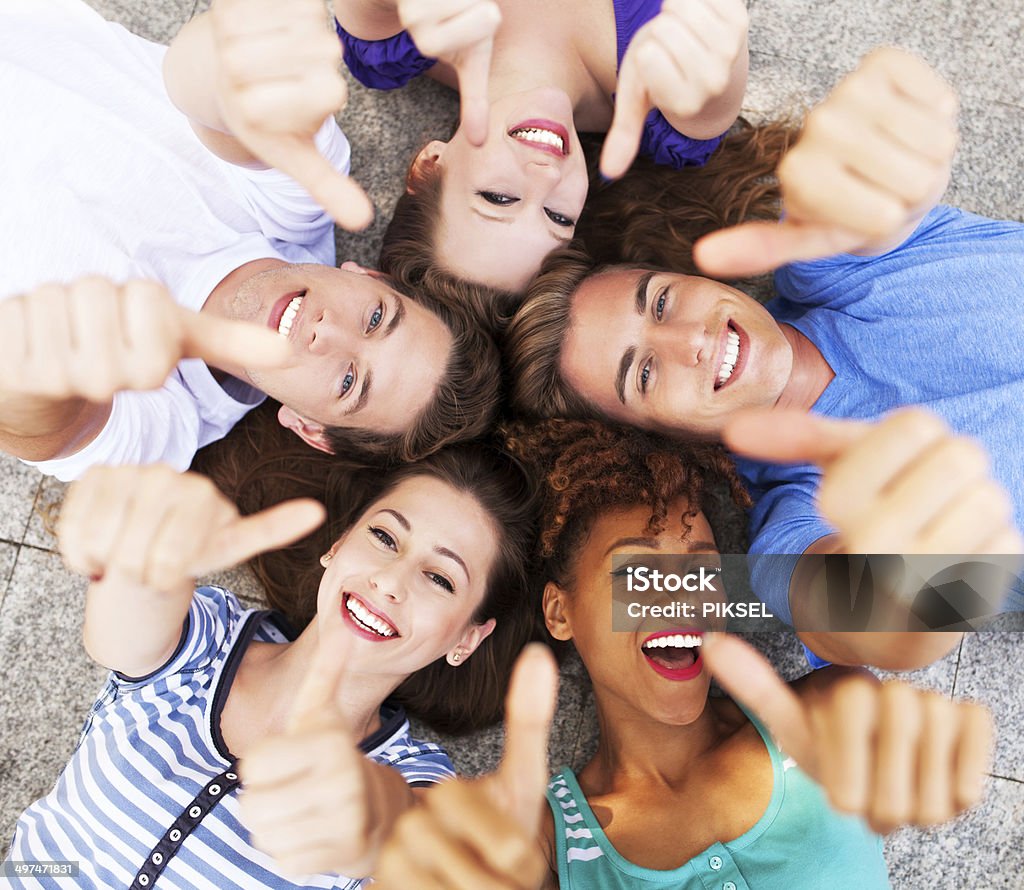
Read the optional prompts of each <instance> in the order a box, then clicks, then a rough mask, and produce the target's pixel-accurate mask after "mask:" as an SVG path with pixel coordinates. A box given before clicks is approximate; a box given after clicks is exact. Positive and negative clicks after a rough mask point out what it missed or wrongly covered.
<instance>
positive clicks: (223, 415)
mask: <svg viewBox="0 0 1024 890" xmlns="http://www.w3.org/2000/svg"><path fill="white" fill-rule="evenodd" d="M323 13H324V10H323V4H322V2H321V0H287V2H284V0H245V2H239V0H217V2H216V3H215V4H214V7H213V9H212V10H211V12H210V13H208V14H207V15H206V16H201V17H199V18H197V19H195V20H193V22H190V23H189V24H188V25H186V27H185V28H184V29H183V30H182V32H181V34H180V35H179V37H178V38H176V39H175V41H174V43H173V44H172V47H171V49H170V50H167V48H166V47H162V46H158V45H156V44H152V43H149V42H148V41H146V40H143V39H142V38H140V37H137V36H135V35H133V34H131V33H129V32H128V31H126V30H124V29H123V28H122V27H120V26H119V25H114V24H111V23H108V22H105V21H104V20H103V19H102V18H100V17H99V16H98V15H97V14H96V13H95V12H94V11H93V10H91V9H90V8H89V7H87V6H85V5H84V4H83V3H82V2H80V0H5V3H4V6H3V8H2V9H0V101H2V103H3V108H4V115H5V131H6V132H5V138H4V142H3V145H2V147H0V195H2V196H3V202H4V222H3V231H2V237H0V449H2V450H5V451H7V452H9V453H12V454H14V455H16V456H18V457H20V458H22V459H24V460H26V461H28V462H30V463H33V464H35V465H36V466H39V467H40V469H42V470H43V471H44V472H47V473H51V474H53V475H56V476H58V477H59V478H61V479H72V478H75V477H77V476H78V475H80V474H81V473H82V472H84V470H85V469H86V468H87V467H88V466H90V465H92V464H95V463H127V462H150V461H157V460H162V461H166V462H168V463H171V464H172V465H174V466H176V467H178V468H180V469H183V468H184V467H186V466H187V465H188V464H189V463H190V461H191V459H192V457H193V455H194V453H195V451H196V450H197V449H198V448H200V447H202V446H203V445H205V444H207V443H209V442H211V441H214V440H216V439H218V438H220V437H222V436H223V435H224V434H225V433H226V432H227V431H228V430H229V429H230V428H231V427H232V426H233V425H234V424H235V423H236V422H237V421H238V420H239V419H240V418H241V417H242V415H244V414H245V412H246V411H248V410H249V409H250V408H252V407H253V406H254V405H256V404H258V403H259V401H261V400H262V398H263V395H264V394H268V395H270V396H272V397H273V398H275V399H277V400H279V401H280V402H282V404H283V406H284V407H282V408H281V411H280V413H279V416H280V419H281V422H282V423H283V424H284V425H286V426H288V427H290V428H292V429H293V430H295V432H296V433H297V434H298V435H300V436H301V437H302V438H303V439H305V440H306V441H307V442H309V443H310V444H311V445H313V446H314V447H318V448H321V449H323V450H326V451H337V450H339V449H340V448H344V447H346V445H345V431H346V430H358V431H359V440H360V442H362V443H364V445H365V444H368V445H369V446H370V447H373V448H376V450H377V451H386V452H389V453H391V454H394V455H401V456H409V455H410V454H412V453H414V452H416V451H420V450H429V448H431V447H432V446H433V445H434V444H436V442H432V441H431V440H430V436H431V435H433V436H435V437H436V436H437V435H439V434H438V432H437V430H438V424H437V422H436V421H437V419H438V418H439V417H440V418H441V420H442V422H443V423H442V425H443V426H445V427H446V429H444V431H443V432H441V433H440V435H442V436H444V437H446V438H449V439H454V438H458V437H460V436H463V437H469V436H472V435H475V434H477V433H479V432H481V431H482V429H483V428H484V427H485V426H486V424H487V422H488V421H489V419H490V413H491V409H492V407H493V405H494V404H495V402H496V387H497V377H498V374H497V357H496V353H495V349H494V346H493V344H492V343H490V341H489V340H488V339H487V338H486V337H484V336H483V335H481V334H478V333H477V332H475V331H474V330H472V329H471V327H470V326H469V325H467V324H466V323H465V322H464V321H463V320H462V319H461V317H460V316H457V315H455V314H453V313H452V312H451V311H450V310H446V309H445V308H444V307H441V306H437V305H429V306H428V304H426V303H424V302H423V298H422V297H416V298H415V299H413V298H412V295H404V294H401V293H398V292H397V291H396V290H395V289H394V288H393V287H392V286H391V285H390V283H389V282H388V280H387V279H385V278H383V277H381V276H379V275H378V274H377V273H375V272H373V271H371V270H366V269H362V268H360V267H359V266H356V265H355V264H353V263H345V264H344V265H342V267H341V268H340V269H336V268H334V261H335V257H334V239H333V223H332V219H331V216H329V215H328V214H327V213H326V212H325V211H324V209H322V208H327V210H328V211H330V212H331V214H332V215H333V216H334V218H335V219H337V220H338V221H339V222H340V223H341V224H343V225H347V226H348V227H351V228H360V227H362V226H364V225H365V224H366V223H367V222H368V221H369V219H370V217H371V216H372V207H371V206H370V204H369V202H368V199H367V198H366V196H365V195H364V194H363V192H362V190H361V189H360V188H359V187H358V186H357V185H355V183H353V182H352V181H351V180H349V179H348V178H347V176H346V175H343V174H347V172H348V163H349V147H348V142H347V141H346V139H345V137H344V135H343V134H342V133H341V131H340V130H339V129H338V127H337V124H336V123H335V122H334V119H333V116H332V113H333V111H334V110H335V109H336V108H338V107H340V105H341V104H343V102H344V82H343V81H342V80H341V78H340V74H339V72H338V56H339V51H338V43H337V40H336V38H335V37H334V36H333V34H332V33H331V32H330V31H329V29H328V28H327V26H326V23H325V19H324V15H323ZM165 57H166V64H165ZM162 66H163V67H164V68H165V70H164V74H165V76H166V86H165V82H164V77H163V76H162V74H161V68H162ZM172 98H173V100H174V103H175V104H176V105H177V106H178V107H177V108H176V107H175V104H172V101H171V100H172ZM179 109H181V110H179ZM182 112H184V113H182ZM325 118H326V120H325ZM268 164H269V165H272V166H273V167H276V168H277V169H269V168H268V166H267V165H268ZM289 174H290V175H289ZM300 182H301V183H302V184H301V185H300V184H299V183H300ZM314 196H315V200H314ZM139 279H144V281H140V280H139ZM154 282H156V283H159V284H154ZM168 295H169V296H168ZM239 321H248V322H255V325H259V326H261V327H262V328H264V330H260V329H259V328H257V327H256V326H255V325H241V324H238V322H239ZM281 335H284V336H281ZM165 378H166V379H165ZM453 406H458V407H459V408H460V409H461V411H455V410H453ZM427 430H430V431H431V432H429V433H428V432H427Z"/></svg>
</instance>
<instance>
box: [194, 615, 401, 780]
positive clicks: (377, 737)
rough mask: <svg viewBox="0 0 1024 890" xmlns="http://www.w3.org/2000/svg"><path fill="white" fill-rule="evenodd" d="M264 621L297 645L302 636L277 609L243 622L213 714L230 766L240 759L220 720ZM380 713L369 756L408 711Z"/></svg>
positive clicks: (388, 705) (214, 735)
mask: <svg viewBox="0 0 1024 890" xmlns="http://www.w3.org/2000/svg"><path fill="white" fill-rule="evenodd" d="M264 621H269V622H270V623H271V624H272V625H273V626H274V627H275V628H277V630H278V631H279V632H280V633H281V634H282V636H284V638H285V639H286V640H288V642H294V641H295V639H296V638H297V637H298V633H296V631H295V629H294V628H293V627H292V626H291V624H289V622H288V620H287V619H286V618H285V617H284V615H283V614H282V613H281V612H279V611H277V610H276V609H253V610H252V611H250V612H249V614H248V615H246V616H245V618H244V619H243V624H242V626H241V628H240V629H239V631H238V634H237V635H236V637H235V644H234V646H232V648H231V651H230V652H229V653H228V657H227V658H226V659H225V661H224V666H223V667H222V669H221V672H220V676H219V677H218V678H217V683H216V687H215V689H214V692H213V697H212V700H211V705H210V712H209V728H210V738H211V739H212V740H213V745H214V748H215V750H216V752H217V754H218V755H219V756H220V757H222V758H223V759H224V760H225V761H226V762H227V763H229V764H233V763H235V762H236V761H237V759H238V758H237V757H236V756H235V755H234V754H232V753H231V751H230V750H228V746H227V744H226V742H225V741H224V736H223V735H222V734H221V729H220V718H221V714H222V713H223V711H224V704H225V702H227V699H228V695H230V693H231V686H232V684H233V683H234V681H235V677H236V676H237V674H238V668H239V666H240V665H241V663H242V657H243V656H244V654H245V652H246V650H247V649H248V648H249V644H250V643H252V641H253V638H254V637H255V636H256V631H257V630H258V629H259V628H260V625H261V624H262V623H263V622H264ZM379 712H380V726H379V727H378V728H377V729H376V730H375V731H374V732H372V733H371V734H370V735H368V736H367V737H366V738H364V739H362V740H361V741H360V742H359V749H360V751H362V752H363V754H366V755H368V756H369V755H372V754H374V753H376V752H377V751H378V750H380V749H381V748H384V747H386V746H387V743H388V742H389V741H390V740H391V738H392V737H393V736H395V735H396V734H397V733H399V732H400V731H401V730H402V729H403V728H404V726H405V722H406V716H405V710H404V709H403V708H402V707H401V706H400V705H396V704H394V703H393V702H390V701H387V700H385V701H383V702H381V704H380V709H379Z"/></svg>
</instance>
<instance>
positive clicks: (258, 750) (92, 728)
mask: <svg viewBox="0 0 1024 890" xmlns="http://www.w3.org/2000/svg"><path fill="white" fill-rule="evenodd" d="M528 489H529V487H528V485H526V484H525V480H524V478H523V476H522V473H521V472H520V471H519V469H518V467H516V466H515V464H514V463H513V462H512V461H510V460H508V459H507V458H506V457H504V456H503V455H500V454H499V453H497V452H496V451H488V450H485V449H483V448H476V449H470V448H461V449H453V450H448V451H446V452H442V453H440V454H438V455H435V456H433V457H431V458H429V459H428V460H426V461H424V462H421V463H419V464H414V465H410V466H408V467H405V468H403V469H401V470H400V471H398V472H397V473H396V474H394V475H393V476H392V477H390V479H389V480H388V481H387V482H386V483H385V484H384V488H383V491H382V492H381V493H379V494H378V495H377V497H375V498H374V499H373V500H372V502H370V503H369V504H368V505H367V506H365V508H364V509H363V510H362V511H361V513H360V514H358V519H357V520H356V521H355V522H354V523H353V524H352V525H351V526H350V527H349V528H348V529H347V530H346V531H345V532H344V534H342V535H341V536H340V537H339V538H338V539H337V541H336V542H335V543H334V545H333V546H332V547H331V548H330V550H329V552H328V553H326V554H325V555H324V556H323V557H322V560H321V562H322V563H323V565H324V567H325V569H324V572H323V578H322V580H321V583H320V588H319V593H318V613H317V616H316V618H315V619H314V620H313V621H312V622H311V623H310V624H309V626H308V627H307V628H306V629H305V630H304V631H303V632H302V633H301V634H299V635H298V636H294V635H293V634H291V633H290V632H289V631H288V629H287V628H286V627H285V626H283V625H282V623H281V622H280V621H279V620H278V619H277V618H275V615H274V614H272V613H269V612H266V611H260V610H255V609H247V608H245V607H244V606H242V605H241V604H240V603H239V601H238V600H237V598H236V597H235V596H234V595H233V594H231V593H230V592H228V591H226V590H223V589H221V588H216V587H200V588H199V589H197V590H194V589H193V587H194V585H193V579H195V578H196V577H198V576H199V575H201V574H204V573H207V572H209V571H211V570H214V569H218V568H221V567H224V566H227V565H231V564H234V563H235V562H238V561H240V560H241V559H245V558H248V557H249V556H251V555H253V554H254V553H257V552H260V551H262V550H266V549H270V548H273V547H280V546H283V545H284V544H285V543H287V542H289V541H292V540H294V539H296V538H297V537H300V536H302V535H304V534H306V533H308V532H309V531H310V530H311V529H312V528H314V527H315V526H317V525H318V524H319V523H320V522H321V521H322V518H323V510H322V509H321V507H320V506H319V504H315V503H311V502H308V501H292V502H289V503H286V504H283V505H280V506H278V507H275V508H273V509H271V510H268V511H265V512H263V513H259V514H256V515H255V516H250V517H246V518H240V517H239V515H238V512H237V511H236V509H235V507H234V506H233V505H232V504H231V503H229V502H228V501H227V500H225V499H224V498H223V497H222V496H221V495H220V494H219V493H218V492H217V491H216V489H215V488H214V487H213V486H212V485H211V484H210V483H209V481H208V480H206V479H204V478H202V477H200V476H195V475H192V474H186V475H184V476H179V475H178V474H177V473H174V472H173V471H171V470H169V469H167V468H166V467H161V466H153V467H147V468H137V467H121V468H116V469H110V468H96V469H93V470H92V471H91V472H90V474H89V475H87V476H86V477H85V478H84V479H83V480H82V481H81V482H79V483H78V484H77V486H76V487H75V488H73V489H72V490H71V492H70V494H69V496H68V499H67V501H66V504H65V507H64V510H63V515H62V518H61V525H60V538H61V547H62V551H63V553H64V555H65V558H66V559H67V561H68V563H69V564H70V565H71V566H72V567H73V568H75V569H76V570H78V571H81V572H83V573H85V574H88V575H89V576H90V577H91V579H92V583H91V584H90V586H89V589H88V592H87V594H86V607H85V613H86V614H85V630H84V640H85V645H86V649H87V650H88V652H89V654H90V655H91V656H92V657H93V658H94V659H95V660H96V661H98V662H99V663H100V664H102V665H104V666H106V667H109V668H110V669H111V675H110V678H109V680H108V681H107V684H106V687H105V688H104V690H103V691H102V693H101V695H100V697H99V699H98V701H97V702H96V704H95V705H94V706H93V707H92V709H91V710H90V712H89V715H88V717H87V719H86V723H85V727H84V730H83V733H82V737H81V739H80V741H79V744H78V747H77V749H76V751H75V753H74V754H73V756H72V758H71V761H70V763H69V764H68V766H67V767H66V768H65V770H64V771H63V773H62V774H61V776H60V778H59V779H58V781H57V783H56V785H55V787H54V788H53V790H52V791H51V792H50V793H49V794H48V795H47V796H46V797H45V798H43V799H42V800H39V801H37V802H36V803H34V804H33V805H32V806H30V807H29V808H28V810H26V812H25V813H24V814H23V815H22V816H21V818H20V819H19V821H18V824H17V826H16V829H15V835H14V841H13V845H12V847H11V851H10V858H12V859H15V860H28V861H47V860H73V861H74V860H77V861H78V863H79V874H78V881H77V883H76V886H78V887H94V888H112V887H129V886H131V887H138V888H150V887H165V888H171V887H174V888H183V890H184V888H188V890H198V888H211V890H212V888H217V890H223V888H228V887H239V888H246V890H250V888H254V887H275V888H276V887H295V886H301V887H335V888H345V890H353V888H357V887H359V886H361V885H362V883H363V881H362V878H364V877H365V876H366V875H368V874H370V872H371V870H372V868H373V865H374V862H375V857H376V851H377V847H378V845H379V843H380V841H381V839H382V838H383V837H384V836H386V834H387V832H388V830H389V829H390V825H391V823H392V822H393V820H394V819H395V818H396V817H397V815H398V814H399V813H400V812H402V811H403V810H404V809H405V808H407V807H409V806H410V805H411V804H412V802H413V800H414V798H415V796H416V795H417V794H418V790H417V789H419V788H421V787H424V786H427V785H430V784H433V783H435V782H437V781H439V780H441V779H444V778H447V777H449V776H451V775H452V768H451V764H450V762H449V761H448V758H447V756H446V755H445V753H444V751H443V750H442V749H440V748H439V747H438V746H436V745H433V744H427V743H423V742H419V741H416V740H414V739H413V738H411V737H410V735H409V724H408V721H407V720H406V719H405V716H404V713H403V712H402V711H401V709H400V708H397V707H395V706H394V705H392V704H389V703H388V702H387V701H386V700H387V699H388V698H389V696H390V695H391V693H392V692H394V691H395V690H396V688H397V687H399V685H400V684H402V683H403V681H405V680H406V678H407V677H409V676H410V675H411V674H414V673H416V672H419V671H422V670H424V669H427V670H431V671H434V672H435V674H434V678H435V679H434V682H435V684H436V685H438V686H440V687H441V688H442V689H446V688H451V684H453V683H455V682H456V674H457V673H458V674H459V677H458V682H459V683H460V691H461V692H462V694H465V695H472V694H473V691H474V690H475V691H476V692H478V693H480V694H481V695H487V694H488V690H487V689H486V688H485V687H486V686H488V685H492V686H493V685H498V686H500V685H502V684H503V683H504V680H505V678H506V677H507V674H508V669H507V665H506V664H504V663H503V662H504V661H506V660H507V659H509V658H511V656H512V654H514V652H515V651H516V650H517V649H518V648H519V646H520V645H521V642H522V639H516V637H517V635H518V636H519V637H523V636H525V631H526V629H527V627H528V626H529V624H530V622H529V618H525V619H521V620H518V621H517V620H516V618H515V614H516V613H517V612H518V613H520V614H523V613H526V614H527V615H528V613H529V612H530V611H532V610H531V609H530V608H529V607H528V606H527V607H525V608H524V603H523V597H524V596H525V584H524V583H523V566H524V565H525V564H526V559H525V557H526V554H527V552H528V542H529V537H530V533H531V528H532V509H531V507H530V503H529V495H528ZM481 647H483V648H484V652H483V654H484V656H485V657H484V658H483V659H480V658H479V656H478V658H477V659H475V661H479V662H480V663H481V665H482V666H483V670H481V671H478V672H477V674H476V675H475V676H470V677H467V676H466V673H465V668H464V666H465V665H466V662H467V661H468V660H471V656H473V655H474V653H476V652H477V651H478V650H480V648H481ZM505 653H507V655H506V654H505ZM360 740H362V741H360ZM239 758H241V762H240V763H239ZM240 784H244V788H245V794H244V798H240V797H239V796H238V790H239V786H240ZM250 832H251V837H250ZM340 875H348V876H349V877H341V876H340ZM12 880H13V881H14V885H15V886H18V887H39V886H57V887H59V886H60V878H47V877H44V876H33V877H15V878H13V879H12Z"/></svg>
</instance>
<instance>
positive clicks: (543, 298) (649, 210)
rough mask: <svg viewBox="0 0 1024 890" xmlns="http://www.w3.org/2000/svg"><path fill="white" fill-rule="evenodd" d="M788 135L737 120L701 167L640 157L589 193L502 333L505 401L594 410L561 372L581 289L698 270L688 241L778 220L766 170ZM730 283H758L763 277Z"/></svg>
mask: <svg viewBox="0 0 1024 890" xmlns="http://www.w3.org/2000/svg"><path fill="white" fill-rule="evenodd" d="M794 136H795V130H794V128H793V127H792V126H791V125H789V124H787V123H771V124H765V125H763V126H759V127H751V126H750V125H749V124H746V123H745V122H743V123H741V124H740V125H739V129H737V130H735V131H734V132H732V133H730V134H729V135H728V136H727V137H726V138H725V139H724V140H723V142H722V144H721V145H720V146H719V148H718V150H717V151H716V152H715V154H713V155H712V156H711V159H710V160H709V161H708V163H707V164H706V165H705V166H703V167H687V168H684V169H682V170H668V169H665V168H662V167H658V166H656V165H654V164H653V163H651V162H650V161H647V160H645V159H642V158H641V159H639V160H638V161H637V162H636V163H635V164H634V166H633V168H632V169H631V170H630V172H629V173H627V174H626V176H625V177H623V178H622V179H621V180H619V181H617V182H613V183H608V184H605V185H602V186H598V187H596V188H594V189H592V193H591V196H590V197H589V198H588V199H587V208H586V210H585V211H584V214H583V216H582V217H581V219H580V224H579V227H578V229H577V237H576V239H575V241H574V242H573V244H572V245H571V246H570V247H568V248H564V249H562V250H560V251H557V252H555V253H553V254H551V255H549V256H548V258H547V259H546V260H545V262H544V264H543V266H542V267H541V270H540V272H539V273H538V275H537V277H536V278H535V279H534V280H533V282H532V283H531V285H530V288H529V290H528V291H527V294H526V298H525V299H524V301H523V304H522V306H521V307H520V308H519V310H518V311H517V312H516V314H515V316H514V317H513V319H512V322H511V323H510V324H509V326H508V328H507V330H506V331H505V335H504V338H503V345H504V353H505V361H506V366H507V369H508V372H509V376H510V379H511V402H512V405H513V407H514V408H515V409H516V410H517V411H519V412H521V413H523V414H526V415H528V416H537V417H597V416H599V414H600V412H598V411H597V409H596V408H595V407H594V406H593V405H591V404H590V403H589V402H588V401H587V400H586V399H584V398H583V397H582V396H580V395H579V394H578V393H577V392H576V391H575V390H573V389H572V387H570V386H569V385H568V384H567V383H566V381H565V380H564V378H563V377H562V373H561V361H562V345H563V343H564V342H565V338H566V334H567V333H568V330H569V324H570V316H571V310H572V300H573V297H574V296H575V294H576V291H577V290H578V289H579V287H580V285H581V284H582V283H583V281H584V280H586V279H587V278H590V277H591V276H594V275H599V274H601V273H602V272H606V271H609V270H611V269H614V268H618V267H626V268H629V269H653V270H664V269H669V270H671V271H673V272H680V273H683V274H691V275H692V274H699V273H698V270H697V269H696V267H695V266H694V263H693V245H694V243H695V242H696V241H697V240H698V239H699V238H701V237H702V236H703V235H706V234H708V233H709V232H712V231H714V230H715V229H719V228H723V227H725V226H730V225H735V224H736V223H739V222H743V221H746V220H751V219H774V218H776V217H777V216H778V213H779V207H780V205H779V188H778V182H777V181H776V180H775V178H774V176H773V175H772V174H773V172H774V170H775V168H776V166H777V165H778V161H779V159H780V158H781V157H782V155H783V153H784V152H785V150H786V148H787V147H788V146H789V144H790V143H791V141H792V139H793V138H794ZM737 284H738V286H740V287H741V288H743V289H745V290H748V291H754V292H757V291H758V290H759V289H762V290H763V288H764V281H763V280H746V281H741V282H737Z"/></svg>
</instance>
